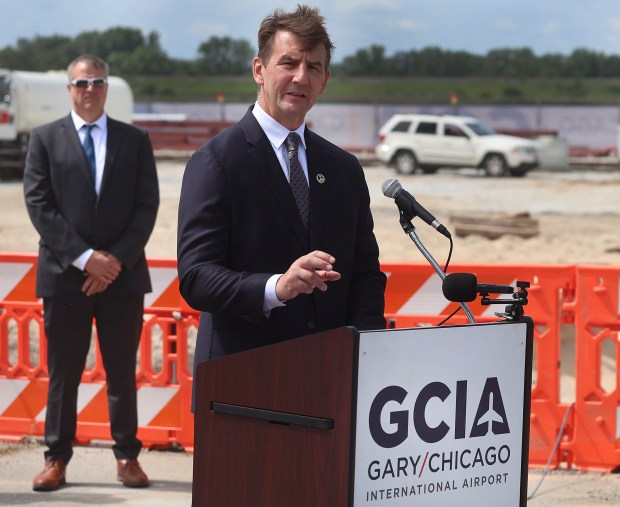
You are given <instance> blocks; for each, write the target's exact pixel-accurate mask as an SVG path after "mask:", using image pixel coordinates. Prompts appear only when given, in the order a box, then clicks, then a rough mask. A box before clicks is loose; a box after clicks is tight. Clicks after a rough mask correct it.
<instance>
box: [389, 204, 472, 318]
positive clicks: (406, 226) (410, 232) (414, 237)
mask: <svg viewBox="0 0 620 507" xmlns="http://www.w3.org/2000/svg"><path fill="white" fill-rule="evenodd" d="M400 226H401V227H402V228H403V231H405V234H406V235H407V236H409V237H410V238H411V241H413V242H414V243H415V246H417V247H418V250H420V252H421V253H422V255H423V256H424V257H425V258H426V260H427V261H428V262H429V264H430V265H431V266H432V267H433V269H434V270H435V271H436V272H437V274H438V275H439V277H440V278H441V279H442V280H444V279H445V278H446V274H445V273H444V271H443V269H441V266H439V264H437V261H436V260H435V259H434V258H433V256H432V255H431V254H430V252H429V251H428V250H427V249H426V247H425V246H424V245H423V244H422V241H420V238H419V237H418V234H417V233H416V232H415V227H414V226H413V224H412V223H411V220H410V219H409V218H408V217H407V216H405V214H404V213H402V212H401V213H400ZM459 305H460V306H461V308H462V309H463V312H465V315H467V319H468V320H469V323H470V324H475V323H476V320H475V319H474V314H473V313H471V310H470V309H469V306H467V303H459Z"/></svg>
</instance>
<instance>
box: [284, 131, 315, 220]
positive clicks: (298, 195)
mask: <svg viewBox="0 0 620 507" xmlns="http://www.w3.org/2000/svg"><path fill="white" fill-rule="evenodd" d="M300 141H301V139H300V138H299V136H298V135H297V134H296V133H295V132H291V133H290V134H289V135H288V136H287V137H286V148H287V150H288V165H289V171H290V176H289V177H290V181H289V183H290V185H291V190H292V191H293V196H294V197H295V202H296V203H297V209H298V210H299V215H300V216H301V221H302V222H303V224H304V228H305V229H306V232H308V222H309V217H310V189H309V188H308V182H307V181H306V176H305V175H304V170H303V168H302V167H301V163H300V162H299V157H298V148H299V142H300Z"/></svg>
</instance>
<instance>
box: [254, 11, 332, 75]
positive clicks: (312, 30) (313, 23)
mask: <svg viewBox="0 0 620 507" xmlns="http://www.w3.org/2000/svg"><path fill="white" fill-rule="evenodd" d="M279 31H286V32H290V33H292V34H293V35H294V36H295V37H297V38H298V39H299V40H301V41H302V43H303V46H304V47H303V49H304V50H308V51H310V50H312V49H314V48H315V47H317V46H323V47H325V53H326V55H327V59H326V61H325V68H329V62H330V60H331V56H332V52H333V50H334V48H335V46H334V44H333V43H332V41H331V40H330V38H329V34H328V33H327V30H326V29H325V18H324V17H323V16H321V14H320V13H319V9H317V8H316V7H309V6H307V5H301V4H297V9H296V10H295V11H292V12H286V11H284V10H282V9H276V10H274V11H273V12H272V13H271V14H269V15H268V16H266V17H265V19H263V21H262V23H261V24H260V27H259V29H258V57H259V58H260V59H261V60H262V61H263V62H264V63H265V64H267V62H268V61H269V58H270V57H271V52H272V50H273V40H274V37H275V35H276V33H277V32H279Z"/></svg>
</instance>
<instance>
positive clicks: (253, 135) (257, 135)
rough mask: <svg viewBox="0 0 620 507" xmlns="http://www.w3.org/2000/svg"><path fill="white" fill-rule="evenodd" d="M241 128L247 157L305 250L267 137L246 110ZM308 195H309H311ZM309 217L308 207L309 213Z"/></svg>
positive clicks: (288, 192)
mask: <svg viewBox="0 0 620 507" xmlns="http://www.w3.org/2000/svg"><path fill="white" fill-rule="evenodd" d="M240 123H241V126H242V128H243V131H244V133H245V136H246V141H247V142H248V144H249V146H250V147H249V150H248V154H249V156H250V157H251V158H252V159H253V160H254V161H255V162H256V168H257V170H258V171H259V173H260V174H261V176H262V177H263V178H264V179H265V181H266V182H267V187H268V188H269V190H270V191H271V195H272V197H273V199H274V200H275V201H276V202H277V203H278V206H279V207H280V209H281V210H282V213H283V214H284V216H286V218H287V220H288V221H289V224H290V225H291V228H292V230H293V233H294V235H295V237H296V238H297V240H298V241H299V243H300V244H301V245H302V246H303V248H304V249H307V248H308V237H307V236H306V231H305V229H304V226H303V223H302V221H301V217H300V216H299V211H298V210H297V204H296V203H295V198H294V197H293V192H292V191H291V187H290V185H289V183H288V181H287V180H286V176H284V173H283V171H282V167H280V162H278V159H277V157H276V155H275V153H274V152H273V147H272V146H271V143H270V142H269V139H267V136H266V135H265V133H264V132H263V129H261V127H260V125H259V124H258V122H257V121H256V118H254V115H253V114H252V112H251V111H248V113H246V115H245V116H244V118H243V119H242V120H241V122H240ZM311 194H312V192H311ZM310 214H311V215H312V208H311V210H310Z"/></svg>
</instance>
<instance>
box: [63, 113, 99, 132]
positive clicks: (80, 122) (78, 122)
mask: <svg viewBox="0 0 620 507" xmlns="http://www.w3.org/2000/svg"><path fill="white" fill-rule="evenodd" d="M71 119H72V120H73V125H75V130H80V129H81V128H82V127H83V126H84V125H97V127H99V128H100V129H101V130H102V131H105V130H106V129H107V126H108V115H107V114H106V113H103V114H102V115H101V116H100V117H99V118H97V119H96V120H95V121H94V122H93V123H88V122H87V121H85V120H84V118H82V117H81V116H80V115H79V114H77V113H76V112H75V111H74V110H73V109H72V110H71Z"/></svg>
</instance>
